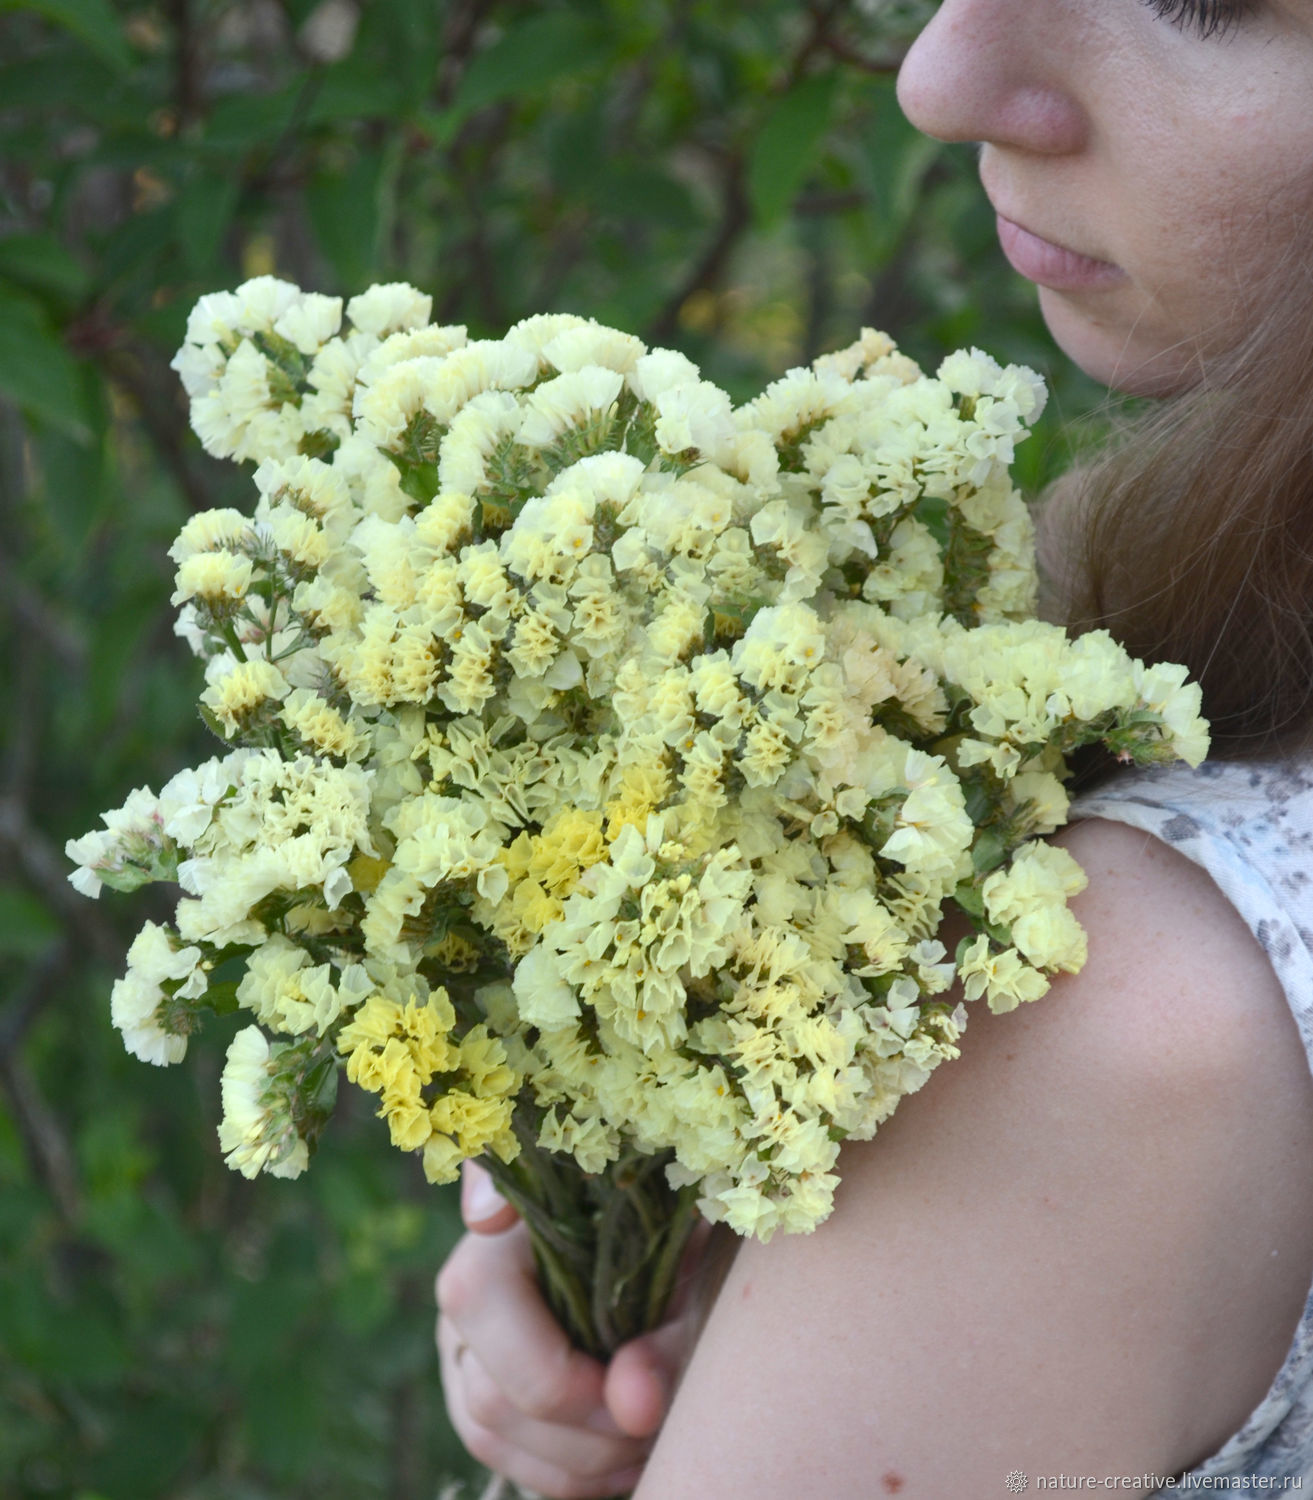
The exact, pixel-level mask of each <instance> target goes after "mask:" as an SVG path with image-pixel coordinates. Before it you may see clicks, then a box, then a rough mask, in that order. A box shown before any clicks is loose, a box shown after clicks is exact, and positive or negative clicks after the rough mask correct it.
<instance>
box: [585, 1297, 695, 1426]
mask: <svg viewBox="0 0 1313 1500" xmlns="http://www.w3.org/2000/svg"><path fill="white" fill-rule="evenodd" d="M695 1332H696V1330H695V1328H694V1326H693V1323H692V1320H691V1319H688V1318H679V1319H677V1320H675V1321H673V1322H670V1323H665V1324H663V1325H662V1326H661V1327H660V1328H658V1329H657V1330H656V1331H655V1332H653V1333H648V1334H644V1335H643V1337H642V1338H637V1339H631V1340H630V1342H629V1343H627V1344H623V1345H621V1347H620V1348H619V1349H617V1350H616V1352H615V1355H614V1357H613V1358H612V1360H611V1363H610V1365H609V1366H608V1367H607V1371H606V1380H605V1382H604V1385H603V1390H602V1395H603V1399H604V1400H605V1402H606V1409H607V1411H608V1412H609V1413H610V1414H611V1416H612V1418H613V1419H614V1420H615V1423H616V1426H617V1427H619V1428H620V1430H621V1431H622V1432H626V1433H628V1434H629V1435H630V1436H631V1437H635V1438H649V1437H651V1436H653V1434H654V1433H655V1432H656V1431H657V1429H658V1428H659V1427H660V1426H661V1423H662V1422H663V1421H664V1420H665V1416H666V1412H667V1411H668V1410H669V1408H670V1399H671V1397H672V1396H673V1394H674V1391H675V1386H676V1384H677V1383H678V1380H679V1373H680V1371H681V1370H682V1369H683V1367H684V1364H685V1362H686V1361H687V1359H688V1356H689V1353H690V1351H691V1348H692V1345H693V1341H694V1336H695Z"/></svg>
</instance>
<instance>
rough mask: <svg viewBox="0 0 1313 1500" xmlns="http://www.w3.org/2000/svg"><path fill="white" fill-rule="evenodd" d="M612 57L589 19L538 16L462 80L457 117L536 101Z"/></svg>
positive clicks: (486, 54)
mask: <svg viewBox="0 0 1313 1500" xmlns="http://www.w3.org/2000/svg"><path fill="white" fill-rule="evenodd" d="M608 56H609V48H607V47H606V45H605V43H604V42H603V40H602V39H601V37H600V36H599V35H598V33H597V32H596V31H595V30H594V28H593V27H592V25H590V24H589V22H588V21H586V20H585V19H584V17H583V16H580V15H578V14H576V13H575V12H572V11H566V10H562V11H554V12H553V13H552V14H551V15H546V16H535V17H534V18H533V19H532V20H529V21H524V22H521V23H520V24H518V25H516V26H514V27H513V28H509V29H508V30H507V31H506V33H505V35H504V36H502V38H501V39H500V40H499V41H496V42H494V43H493V44H492V46H491V47H489V48H487V50H486V51H483V52H480V53H478V55H477V56H476V57H475V58H474V59H473V61H472V62H471V63H470V65H469V67H468V68H467V69H466V70H465V76H464V78H462V79H461V82H460V88H459V89H458V90H457V93H456V99H455V103H454V105H453V112H454V114H455V115H456V116H457V117H458V118H462V119H463V118H464V117H465V116H466V115H468V114H472V113H473V112H474V111H475V110H476V109H483V108H484V107H485V106H486V105H489V104H496V103H497V102H498V101H499V100H502V99H527V98H531V97H532V96H533V95H535V94H539V93H541V92H542V91H543V89H544V88H546V86H547V85H548V84H549V83H553V82H555V81H556V80H557V79H558V78H561V77H564V76H567V75H570V74H575V73H582V72H585V71H586V70H587V69H589V68H592V67H595V66H596V65H598V64H599V63H601V62H603V61H605V60H606V58H607V57H608Z"/></svg>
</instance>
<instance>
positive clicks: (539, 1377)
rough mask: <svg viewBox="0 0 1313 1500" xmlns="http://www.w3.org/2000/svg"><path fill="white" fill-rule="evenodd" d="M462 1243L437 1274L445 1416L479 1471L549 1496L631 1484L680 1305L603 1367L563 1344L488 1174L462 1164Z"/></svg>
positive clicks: (673, 1353)
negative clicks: (482, 1468)
mask: <svg viewBox="0 0 1313 1500" xmlns="http://www.w3.org/2000/svg"><path fill="white" fill-rule="evenodd" d="M461 1213H462V1216H463V1217H464V1220H465V1224H466V1228H467V1229H468V1230H469V1233H468V1234H466V1235H464V1236H463V1238H462V1239H461V1240H460V1242H459V1243H458V1244H457V1246H456V1248H455V1249H454V1250H453V1251H452V1253H451V1255H450V1256H449V1257H448V1259H447V1263H446V1264H445V1265H444V1266H443V1267H442V1270H441V1271H440V1272H439V1273H438V1279H437V1286H436V1291H437V1299H438V1329H437V1338H438V1353H439V1356H440V1358H441V1363H442V1387H443V1391H444V1393H445V1395H446V1400H447V1411H448V1414H449V1415H450V1417H451V1423H452V1426H453V1427H454V1428H455V1429H456V1432H457V1434H458V1435H459V1437H460V1439H461V1441H462V1442H463V1443H464V1444H465V1446H466V1448H468V1449H469V1451H470V1452H471V1453H472V1454H473V1455H474V1457H475V1458H477V1459H478V1460H479V1461H480V1462H481V1463H484V1464H487V1466H488V1467H489V1468H490V1469H493V1470H495V1471H496V1472H497V1473H499V1474H504V1475H505V1476H506V1477H507V1478H509V1479H513V1480H515V1481H516V1483H518V1484H522V1485H525V1486H526V1487H528V1488H530V1489H534V1490H537V1491H539V1492H540V1493H541V1494H543V1495H547V1496H550V1497H552V1500H587V1497H590V1496H607V1495H615V1494H623V1493H627V1492H628V1491H629V1490H631V1489H633V1488H634V1486H635V1485H636V1484H637V1483H638V1480H639V1477H640V1475H641V1474H642V1471H643V1463H644V1461H645V1459H646V1457H647V1452H648V1449H649V1447H650V1446H651V1440H652V1438H653V1436H654V1435H655V1433H656V1431H657V1429H658V1428H659V1427H660V1425H661V1421H662V1419H663V1417H664V1416H665V1413H666V1408H667V1406H668V1404H669V1401H670V1395H671V1392H672V1391H673V1388H674V1384H675V1380H676V1377H677V1375H678V1373H679V1370H680V1368H681V1367H682V1365H683V1363H684V1361H685V1360H686V1359H687V1357H688V1353H689V1350H690V1348H691V1346H692V1342H693V1338H694V1328H693V1317H692V1314H691V1312H690V1311H688V1310H687V1309H686V1310H685V1311H683V1312H682V1313H681V1314H680V1315H678V1316H676V1317H675V1318H674V1319H673V1320H672V1321H671V1322H668V1323H666V1324H665V1325H664V1326H663V1327H661V1328H659V1329H658V1330H657V1331H656V1332H654V1333H651V1334H647V1335H645V1336H644V1337H642V1338H638V1339H634V1340H633V1341H632V1342H630V1343H628V1344H625V1345H624V1346H623V1347H622V1348H621V1349H619V1350H618V1351H617V1352H616V1354H615V1356H614V1357H613V1358H612V1360H611V1362H610V1364H609V1365H605V1366H604V1365H602V1364H599V1363H598V1361H597V1360H595V1359H591V1358H590V1357H589V1356H588V1355H586V1354H582V1353H580V1352H579V1351H578V1350H577V1349H575V1348H574V1347H573V1346H572V1345H571V1344H570V1341H569V1339H568V1338H567V1337H566V1335H565V1334H564V1332H563V1331H562V1330H561V1328H560V1326H559V1325H558V1324H557V1322H556V1320H555V1319H554V1318H553V1316H552V1314H551V1312H550V1311H549V1310H548V1308H547V1305H546V1304H545V1303H544V1301H543V1299H542V1295H541V1293H540V1292H539V1290H538V1280H537V1276H536V1273H535V1270H534V1263H533V1254H532V1252H531V1250H530V1248H529V1235H528V1231H527V1230H526V1229H525V1227H524V1225H523V1224H522V1223H521V1222H520V1220H519V1218H518V1217H517V1215H516V1213H515V1210H514V1209H513V1208H511V1206H510V1205H509V1204H508V1203H507V1202H506V1201H505V1199H503V1198H502V1197H501V1196H500V1194H498V1192H497V1190H496V1189H495V1188H494V1187H493V1185H492V1181H491V1179H490V1178H489V1176H488V1174H487V1173H486V1172H484V1171H483V1169H482V1168H481V1167H477V1166H474V1165H473V1164H472V1163H469V1162H467V1163H466V1164H465V1175H464V1180H463V1182H462V1186H461Z"/></svg>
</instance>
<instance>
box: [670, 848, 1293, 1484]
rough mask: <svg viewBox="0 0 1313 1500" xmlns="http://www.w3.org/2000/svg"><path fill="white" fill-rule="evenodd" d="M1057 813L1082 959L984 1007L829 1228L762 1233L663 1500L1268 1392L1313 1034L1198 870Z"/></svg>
mask: <svg viewBox="0 0 1313 1500" xmlns="http://www.w3.org/2000/svg"><path fill="white" fill-rule="evenodd" d="M1063 842H1064V843H1066V844H1067V846H1068V847H1069V848H1070V849H1071V851H1072V853H1073V854H1074V855H1075V856H1076V857H1077V859H1079V860H1080V862H1081V863H1082V865H1083V866H1084V867H1085V869H1086V871H1087V873H1088V875H1089V877H1090V885H1089V889H1088V890H1087V891H1086V892H1085V893H1084V894H1083V895H1082V896H1081V897H1079V898H1078V899H1077V903H1076V909H1077V912H1078V915H1079V916H1080V917H1081V920H1082V921H1083V922H1084V923H1085V925H1086V928H1087V930H1088V931H1089V934H1090V953H1091V956H1090V960H1089V962H1088V964H1087V965H1086V967H1085V969H1084V970H1083V971H1082V973H1081V974H1079V975H1076V976H1071V977H1069V978H1064V979H1063V980H1061V981H1060V982H1059V983H1057V984H1055V986H1054V989H1053V992H1052V994H1051V995H1050V996H1048V997H1046V998H1045V999H1043V1000H1042V1001H1040V1002H1039V1003H1038V1004H1036V1005H1034V1006H1031V1007H1026V1008H1024V1009H1023V1010H1021V1011H1018V1012H1015V1013H1013V1014H1012V1015H1008V1016H1000V1017H992V1016H989V1015H988V1014H986V1013H983V1011H981V1012H977V1014H976V1015H975V1016H974V1017H973V1019H972V1021H971V1023H970V1026H969V1028H968V1031H967V1035H966V1037H965V1038H964V1043H963V1056H962V1058H961V1059H960V1060H959V1061H957V1062H955V1063H952V1064H949V1065H948V1066H946V1067H944V1068H943V1069H941V1071H940V1072H939V1073H937V1074H936V1075H935V1076H934V1077H933V1078H932V1080H931V1082H930V1083H929V1085H927V1087H926V1088H925V1089H924V1090H923V1091H922V1092H921V1093H920V1094H918V1095H916V1096H915V1097H913V1098H910V1099H907V1100H905V1101H904V1102H903V1104H902V1106H901V1107H900V1109H899V1111H898V1113H897V1114H896V1115H895V1116H894V1118H893V1119H892V1120H891V1121H889V1122H888V1124H887V1125H886V1126H885V1127H884V1128H883V1129H882V1130H881V1132H880V1133H879V1135H878V1136H877V1138H876V1139H875V1140H874V1141H872V1142H869V1143H867V1144H864V1145H860V1146H849V1147H847V1148H845V1152H844V1157H843V1160H842V1163H841V1168H842V1172H843V1185H842V1187H841V1190H840V1195H839V1201H838V1205H837V1207H836V1211H835V1213H834V1215H833V1217H832V1218H831V1219H830V1220H829V1221H828V1222H827V1223H826V1224H825V1225H824V1226H822V1228H821V1229H819V1230H818V1231H817V1232H816V1233H815V1234H813V1235H810V1236H799V1237H792V1238H780V1239H777V1240H775V1241H774V1242H772V1244H770V1245H769V1246H764V1247H763V1246H760V1245H756V1244H748V1245H745V1246H744V1247H743V1250H742V1251H741V1253H740V1254H739V1256H738V1258H737V1260H736V1263H735V1265H734V1267H733V1269H732V1271H731V1273H730V1275H729V1277H728V1279H727V1281H726V1284H725V1287H724V1289H723V1291H722V1293H721V1296H720V1298H719V1300H718V1302H717V1303H716V1306H715V1308H714V1309H713V1311H712V1314H711V1317H710V1319H709V1321H708V1324H707V1328H706V1330H705V1333H704V1336H703V1339H702V1342H701V1344H700V1345H699V1348H698V1350H697V1353H696V1354H695V1356H694V1359H693V1362H692V1364H691V1365H690V1367H689V1370H688V1373H687V1376H686V1379H685V1383H684V1385H683V1387H682V1388H681V1390H680V1393H679V1396H678V1397H677V1399H676V1402H675V1406H674V1408H673V1410H672V1413H671V1417H670V1419H669V1421H668V1423H667V1426H666V1429H665V1430H664V1432H663V1434H662V1437H661V1439H660V1441H659V1443H658V1446H657V1449H656V1452H655V1453H654V1456H653V1459H652V1463H651V1465H650V1467H649V1471H648V1475H647V1477H646V1478H645V1480H644V1484H643V1487H642V1489H641V1490H640V1495H641V1496H642V1497H643V1500H649V1497H656V1496H659V1497H661V1500H675V1497H679V1496H683V1495H695V1494H696V1495H701V1494H711V1493H715V1494H725V1495H744V1496H747V1495H752V1496H754V1497H760V1500H774V1497H777V1496H778V1497H780V1500H783V1497H784V1496H790V1497H796V1500H806V1497H810V1496H815V1497H817V1500H819V1497H822V1496H823V1497H826V1500H830V1497H835V1496H848V1495H852V1496H859V1495H860V1496H868V1495H876V1496H878V1495H880V1494H884V1493H888V1494H894V1493H900V1494H902V1495H903V1496H904V1500H914V1497H918V1496H943V1495H946V1494H959V1493H960V1494H977V1493H979V1494H986V1493H996V1492H997V1493H1001V1492H1002V1491H1001V1485H1002V1480H1003V1476H1004V1475H1005V1474H1006V1473H1007V1472H1008V1471H1009V1470H1011V1469H1014V1468H1016V1469H1023V1470H1026V1471H1027V1472H1029V1473H1031V1474H1037V1473H1049V1474H1058V1473H1064V1472H1065V1473H1069V1474H1070V1473H1076V1472H1082V1473H1093V1472H1098V1473H1099V1474H1101V1475H1103V1474H1116V1475H1132V1474H1153V1473H1157V1474H1162V1475H1166V1474H1170V1473H1174V1472H1177V1471H1179V1470H1180V1469H1182V1468H1184V1467H1187V1466H1189V1465H1190V1464H1192V1463H1194V1462H1197V1461H1198V1460H1199V1459H1200V1458H1202V1457H1204V1456H1206V1455H1207V1454H1208V1453H1210V1452H1212V1451H1214V1450H1215V1449H1216V1448H1217V1447H1219V1446H1220V1445H1221V1443H1222V1442H1223V1441H1225V1439H1226V1438H1227V1437H1228V1436H1229V1435H1230V1434H1231V1433H1232V1432H1233V1431H1235V1430H1236V1429H1237V1428H1238V1427H1239V1426H1240V1425H1241V1423H1242V1422H1243V1421H1244V1419H1245V1417H1246V1416H1247V1415H1248V1413H1249V1411H1250V1410H1252V1408H1253V1407H1254V1405H1256V1404H1257V1402H1258V1401H1259V1400H1260V1399H1261V1397H1262V1395H1263V1394H1264V1392H1265V1391H1266V1389H1267V1386H1268V1385H1269V1384H1270V1382H1271V1380H1272V1377H1273V1375H1274V1374H1275V1373H1276V1370H1277V1368H1278V1366H1279V1365H1280V1363H1281V1360H1282V1358H1283V1356H1284V1353H1285V1350H1286V1348H1287V1347H1288V1344H1289V1341H1290V1337H1291V1334H1292V1332H1293V1329H1294V1327H1295V1324H1296V1323H1297V1321H1298V1318H1299V1315H1300V1312H1301V1310H1302V1307H1303V1304H1304V1299H1305V1296H1306V1294H1307V1291H1308V1287H1309V1283H1310V1279H1311V1278H1313V1192H1311V1191H1310V1190H1309V1188H1308V1186H1307V1184H1308V1181H1309V1179H1308V1172H1307V1162H1308V1160H1309V1157H1310V1153H1311V1152H1313V1082H1310V1076H1309V1069H1308V1065H1307V1062H1306V1060H1305V1057H1304V1054H1303V1049H1302V1047H1301V1044H1300V1041H1299V1037H1298V1034H1297V1032H1296V1029H1295V1026H1294V1023H1293V1021H1292V1019H1291V1017H1290V1015H1289V1012H1288V1009H1287V1006H1286V1003H1285V1000H1284V997H1283V995H1282V993H1281V991H1280V988H1279V985H1278V983H1277V980H1276V978H1275V976H1274V975H1273V973H1272V971H1271V969H1270V967H1269V966H1268V964H1267V961H1266V959H1265V957H1264V955H1263V953H1262V951H1261V949H1260V948H1259V947H1258V945H1257V943H1256V942H1255V941H1254V939H1253V938H1252V936H1251V935H1250V933H1249V932H1248V930H1247V929H1246V927H1245V926H1244V923H1243V922H1242V921H1241V919H1240V918H1239V916H1238V915H1237V914H1236V913H1235V912H1234V910H1233V909H1232V908H1231V907H1230V905H1229V904H1228V903H1227V902H1226V900H1225V898H1224V897H1223V896H1222V895H1221V893H1220V892H1219V891H1218V890H1217V889H1216V887H1215V886H1214V885H1213V883H1212V881H1211V880H1210V879H1209V877H1208V876H1207V875H1206V874H1205V873H1204V872H1202V871H1201V870H1199V869H1197V868H1196V867H1195V866H1193V865H1191V864H1190V863H1189V862H1188V861H1187V860H1185V859H1183V858H1182V857H1181V856H1180V855H1178V854H1177V853H1175V852H1174V851H1173V850H1171V849H1170V848H1168V847H1166V846H1165V845H1163V844H1161V843H1159V842H1157V841H1155V840H1153V839H1151V838H1148V837H1146V836H1145V835H1143V834H1141V833H1138V832H1136V831H1134V830H1131V829H1129V828H1125V827H1123V826H1121V825H1116V824H1111V823H1104V822H1098V821H1090V822H1086V823H1080V824H1076V825H1074V826H1072V827H1071V828H1069V829H1067V830H1065V831H1064V836H1063ZM1128 1492H1131V1493H1133V1491H1128ZM1143 1492H1144V1491H1141V1493H1143Z"/></svg>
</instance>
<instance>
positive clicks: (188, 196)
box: [173, 173, 241, 273]
mask: <svg viewBox="0 0 1313 1500" xmlns="http://www.w3.org/2000/svg"><path fill="white" fill-rule="evenodd" d="M240 193H241V182H240V181H239V179H238V178H237V176H236V175H235V174H233V173H228V174H226V175H219V174H211V173H205V174H204V175H198V176H196V177H193V178H192V179H191V181H190V182H188V183H187V185H186V187H184V188H183V190H182V191H181V192H180V193H179V194H178V197H177V200H176V201H175V203H174V207H173V225H174V232H175V234H176V236H177V240H178V247H179V249H181V251H182V254H183V258H184V260H186V262H187V265H188V267H189V268H190V269H191V270H192V271H193V272H196V273H199V272H201V271H204V270H206V269H207V268H208V267H210V266H214V265H216V264H217V263H218V262H219V260H220V255H221V251H222V248H223V237H224V233H225V231H226V230H227V228H228V225H229V223H230V222H231V220H232V216H233V213H234V211H235V210H236V208H237V199H238V196H239V195H240Z"/></svg>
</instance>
